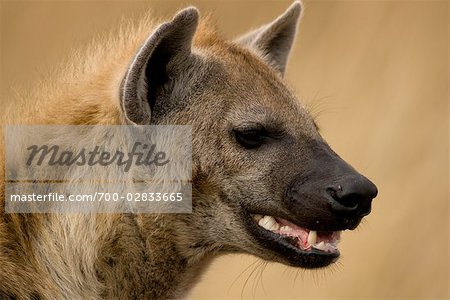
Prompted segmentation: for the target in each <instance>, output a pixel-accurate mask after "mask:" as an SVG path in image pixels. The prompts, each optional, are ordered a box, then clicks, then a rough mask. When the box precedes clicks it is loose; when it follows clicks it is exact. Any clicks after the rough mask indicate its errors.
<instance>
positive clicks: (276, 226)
mask: <svg viewBox="0 0 450 300" xmlns="http://www.w3.org/2000/svg"><path fill="white" fill-rule="evenodd" d="M279 229H280V224H278V222H276V221H275V223H274V224H273V225H272V227H271V228H270V230H272V231H276V230H279Z"/></svg>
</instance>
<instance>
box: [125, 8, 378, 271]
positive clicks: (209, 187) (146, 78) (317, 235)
mask: <svg viewBox="0 0 450 300" xmlns="http://www.w3.org/2000/svg"><path fill="white" fill-rule="evenodd" d="M300 14H301V4H300V3H298V2H296V3H294V4H293V5H292V6H291V7H290V8H289V9H288V10H287V11H286V12H285V13H284V14H282V15H281V16H279V17H278V18H277V19H275V20H274V21H273V22H271V23H270V24H268V25H265V26H263V27H261V28H260V29H257V30H255V31H252V32H250V33H248V34H246V35H244V36H243V37H241V38H239V39H237V40H236V41H233V42H229V41H224V40H222V39H220V38H218V37H217V36H216V35H215V34H211V33H210V32H208V29H207V28H206V29H205V28H202V29H200V30H198V29H197V24H198V12H197V10H196V9H195V8H187V9H185V10H182V11H181V12H179V13H178V14H177V15H176V16H175V18H174V19H173V20H172V21H170V22H167V23H164V24H162V25H160V26H159V27H158V28H157V29H156V30H155V31H154V32H153V33H152V34H151V35H150V37H149V38H148V39H147V40H146V41H145V43H144V45H143V46H142V48H140V50H139V51H138V52H137V54H136V55H135V57H134V59H133V61H132V62H131V63H130V66H129V69H128V71H127V73H126V76H125V77H124V79H123V81H122V85H121V105H122V110H123V115H124V118H125V120H126V121H127V122H128V123H135V124H187V125H192V129H193V213H192V214H186V215H179V216H177V218H176V221H175V222H177V228H178V229H177V230H178V231H177V234H176V236H175V239H176V240H177V242H178V243H179V244H180V245H181V244H184V245H185V246H187V247H185V248H186V249H187V248H188V249H189V251H193V252H192V254H193V255H194V254H196V253H197V252H195V251H200V252H206V251H207V250H212V251H214V250H218V251H219V250H220V251H227V252H245V253H251V254H254V255H256V256H259V257H261V258H263V259H267V260H272V261H278V262H282V263H285V264H288V265H292V266H297V267H304V268H315V267H323V266H326V265H328V264H330V263H332V262H334V261H335V260H336V258H337V257H338V256H339V251H338V250H337V248H336V243H337V242H338V240H339V235H340V231H342V230H345V229H354V228H355V227H356V226H357V225H358V224H359V222H360V221H361V219H362V218H363V217H364V216H366V215H367V214H369V212H370V210H371V202H372V199H373V198H374V197H375V196H376V194H377V188H376V187H375V185H374V184H373V183H372V182H370V181H369V180H368V179H367V178H365V177H364V176H362V175H361V174H359V173H358V172H357V171H355V170H354V169H353V168H352V167H351V166H350V165H349V164H347V163H346V162H345V161H343V160H342V159H341V158H340V157H339V156H338V155H337V154H336V153H335V152H333V150H332V149H331V148H330V147H329V146H328V145H327V143H326V142H325V141H324V140H323V138H322V137H321V136H320V134H319V132H318V130H317V126H316V124H315V123H314V120H313V119H312V118H311V116H310V115H309V114H308V112H307V110H306V109H305V107H304V106H303V105H302V104H301V103H300V102H299V101H298V100H297V99H296V97H295V96H294V94H293V92H292V91H291V90H290V89H289V88H288V87H287V86H286V84H285V82H284V81H283V73H284V70H285V67H286V61H287V56H288V53H289V51H290V49H291V46H292V43H293V40H294V36H295V32H296V25H297V21H298V19H299V17H300ZM196 31H200V32H199V33H197V34H196Z"/></svg>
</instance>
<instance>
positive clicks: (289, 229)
mask: <svg viewBox="0 0 450 300" xmlns="http://www.w3.org/2000/svg"><path fill="white" fill-rule="evenodd" d="M291 230H292V228H291V227H289V226H287V225H286V226H281V227H280V231H291Z"/></svg>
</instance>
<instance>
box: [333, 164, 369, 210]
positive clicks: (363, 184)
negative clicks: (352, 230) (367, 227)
mask: <svg viewBox="0 0 450 300" xmlns="http://www.w3.org/2000/svg"><path fill="white" fill-rule="evenodd" d="M326 191H327V193H328V195H329V199H328V201H329V203H330V205H331V208H332V209H333V210H334V211H335V212H336V213H344V214H348V215H353V216H354V217H364V216H366V215H368V214H369V213H370V210H371V206H372V199H373V198H375V197H376V195H377V193H378V191H377V187H376V186H375V185H374V184H373V183H372V182H371V181H370V180H369V179H367V178H366V177H364V176H362V175H360V174H357V173H356V174H349V175H344V176H343V178H341V179H340V180H338V181H337V182H336V183H333V184H332V185H331V186H330V187H328V188H327V189H326Z"/></svg>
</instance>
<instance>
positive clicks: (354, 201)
mask: <svg viewBox="0 0 450 300" xmlns="http://www.w3.org/2000/svg"><path fill="white" fill-rule="evenodd" d="M360 198H361V197H360V196H359V195H358V194H349V195H344V196H342V197H338V198H337V199H336V200H337V201H338V202H339V203H341V204H342V205H344V206H346V207H349V208H350V207H352V208H353V207H354V208H356V207H357V206H358V204H359V203H360V202H361V199H360Z"/></svg>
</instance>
